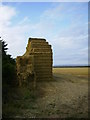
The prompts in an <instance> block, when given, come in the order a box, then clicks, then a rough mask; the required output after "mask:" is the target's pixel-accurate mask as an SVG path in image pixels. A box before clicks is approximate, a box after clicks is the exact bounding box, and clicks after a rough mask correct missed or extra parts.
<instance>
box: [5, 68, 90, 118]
mask: <svg viewBox="0 0 90 120" xmlns="http://www.w3.org/2000/svg"><path fill="white" fill-rule="evenodd" d="M12 91H13V92H12V93H10V94H8V97H9V98H10V99H9V100H8V102H7V103H6V104H4V105H3V115H4V116H5V117H14V118H88V68H87V67H85V68H53V80H52V81H43V82H38V83H37V87H36V89H35V90H33V91H30V90H29V88H24V87H23V88H19V87H18V88H17V89H16V90H15V88H12Z"/></svg>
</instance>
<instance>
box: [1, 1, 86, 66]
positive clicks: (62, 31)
mask: <svg viewBox="0 0 90 120" xmlns="http://www.w3.org/2000/svg"><path fill="white" fill-rule="evenodd" d="M0 36H1V37H2V38H3V39H4V40H5V41H6V42H7V43H8V48H9V49H8V53H9V54H11V55H12V57H14V58H15V57H17V56H20V55H23V54H24V53H25V50H26V45H27V43H28V38H29V37H39V38H45V39H47V41H48V42H49V43H50V44H51V45H52V49H53V59H54V62H53V65H70V64H88V3H87V2H84V3H83V2H71V3H70V2H64V3H62V2H57V3H55V2H53V3H51V2H45V3H40V2H37V3H36V2H34V3H32V2H26V3H25V2H24V3H23V2H17V3H10V2H9V3H8V2H7V3H2V5H0Z"/></svg>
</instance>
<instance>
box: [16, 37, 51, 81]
mask: <svg viewBox="0 0 90 120" xmlns="http://www.w3.org/2000/svg"><path fill="white" fill-rule="evenodd" d="M16 61H17V73H18V75H19V76H20V74H22V75H21V76H24V77H21V78H23V79H24V80H27V78H28V79H29V77H30V75H31V74H34V77H36V78H35V79H36V81H46V80H51V79H52V64H53V62H52V61H53V60H52V49H51V45H49V44H48V42H46V40H45V39H38V38H29V40H28V45H27V47H26V53H25V54H24V55H23V56H19V57H17V59H16Z"/></svg>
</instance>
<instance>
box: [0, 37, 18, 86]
mask: <svg viewBox="0 0 90 120" xmlns="http://www.w3.org/2000/svg"><path fill="white" fill-rule="evenodd" d="M0 42H1V46H2V84H3V85H4V84H8V85H14V84H15V81H16V62H15V59H13V58H12V57H11V55H10V54H7V50H8V47H7V46H8V44H7V43H6V42H5V41H4V40H3V39H1V37H0Z"/></svg>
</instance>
